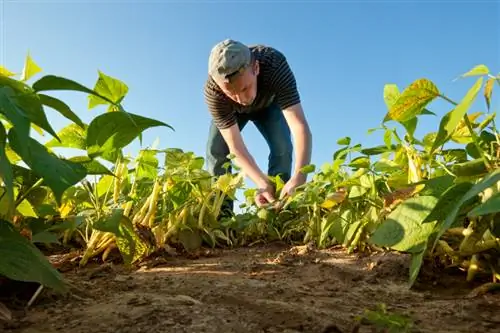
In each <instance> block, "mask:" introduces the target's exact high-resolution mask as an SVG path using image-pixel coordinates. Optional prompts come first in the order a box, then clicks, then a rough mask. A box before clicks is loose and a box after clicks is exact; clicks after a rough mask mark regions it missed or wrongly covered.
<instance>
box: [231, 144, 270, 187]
mask: <svg viewBox="0 0 500 333" xmlns="http://www.w3.org/2000/svg"><path fill="white" fill-rule="evenodd" d="M232 153H233V154H234V155H235V159H236V164H237V165H238V166H239V167H240V168H241V169H242V170H243V172H244V173H245V174H246V175H247V176H248V177H249V178H250V179H251V180H252V181H253V182H254V183H255V184H256V185H257V186H258V187H259V188H265V187H266V186H267V184H268V182H267V176H266V175H265V174H264V173H263V172H262V171H261V170H260V168H259V167H258V165H257V163H255V160H254V159H253V157H252V156H251V155H250V153H249V152H248V150H246V149H242V150H237V151H234V152H232Z"/></svg>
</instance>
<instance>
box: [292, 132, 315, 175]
mask: <svg viewBox="0 0 500 333" xmlns="http://www.w3.org/2000/svg"><path fill="white" fill-rule="evenodd" d="M294 141H295V147H296V148H295V166H294V170H293V175H294V176H299V175H302V174H301V173H300V170H301V169H302V168H303V167H305V166H306V165H308V164H310V163H311V154H312V134H311V130H310V129H309V126H307V124H306V125H304V126H301V127H299V128H297V130H296V133H294ZM304 176H305V175H304Z"/></svg>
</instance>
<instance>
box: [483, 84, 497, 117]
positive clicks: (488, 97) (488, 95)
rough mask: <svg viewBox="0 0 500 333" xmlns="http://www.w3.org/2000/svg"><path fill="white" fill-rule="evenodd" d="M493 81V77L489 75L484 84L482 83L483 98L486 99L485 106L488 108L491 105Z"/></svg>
mask: <svg viewBox="0 0 500 333" xmlns="http://www.w3.org/2000/svg"><path fill="white" fill-rule="evenodd" d="M494 83H495V79H493V78H492V77H490V78H489V79H488V80H487V81H486V84H485V85H484V99H485V100H486V106H487V107H488V110H489V109H490V107H491V95H492V94H493V84H494Z"/></svg>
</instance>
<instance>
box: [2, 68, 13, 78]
mask: <svg viewBox="0 0 500 333" xmlns="http://www.w3.org/2000/svg"><path fill="white" fill-rule="evenodd" d="M0 75H3V76H7V77H11V76H14V75H16V74H15V73H12V72H11V71H9V70H8V69H7V68H5V67H4V66H0Z"/></svg>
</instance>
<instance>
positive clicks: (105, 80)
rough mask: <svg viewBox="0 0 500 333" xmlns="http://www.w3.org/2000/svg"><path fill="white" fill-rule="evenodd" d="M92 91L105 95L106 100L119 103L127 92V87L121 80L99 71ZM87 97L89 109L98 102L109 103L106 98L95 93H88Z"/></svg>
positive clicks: (98, 103)
mask: <svg viewBox="0 0 500 333" xmlns="http://www.w3.org/2000/svg"><path fill="white" fill-rule="evenodd" d="M94 91H95V92H97V93H98V94H99V95H101V96H104V97H106V98H107V100H109V101H112V102H113V103H114V104H117V103H120V102H121V101H122V100H123V98H124V97H125V95H126V94H127V92H128V87H127V85H126V84H125V83H123V82H122V81H120V80H117V79H115V78H113V77H111V76H108V75H106V74H104V73H103V72H101V71H99V78H98V79H97V82H96V84H95V87H94ZM88 98H89V104H88V108H89V109H92V108H94V107H96V106H97V105H100V104H109V103H108V102H107V100H104V99H102V98H100V97H98V96H95V95H89V97H88Z"/></svg>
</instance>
